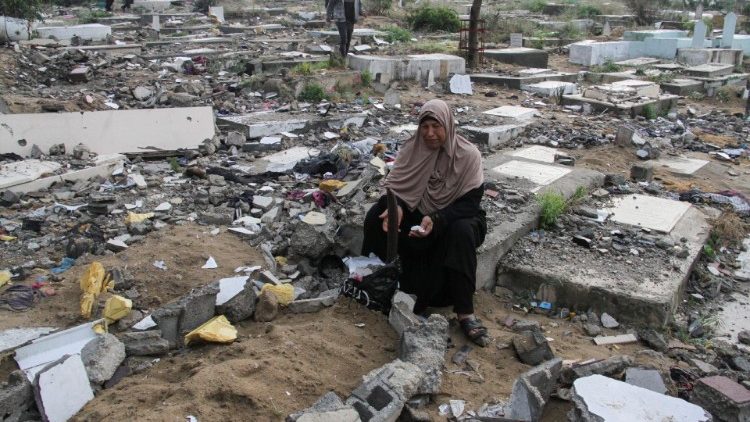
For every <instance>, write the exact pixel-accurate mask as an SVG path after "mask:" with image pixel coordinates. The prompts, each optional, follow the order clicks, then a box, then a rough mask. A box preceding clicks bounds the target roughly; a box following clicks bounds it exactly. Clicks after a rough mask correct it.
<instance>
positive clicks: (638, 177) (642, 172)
mask: <svg viewBox="0 0 750 422" xmlns="http://www.w3.org/2000/svg"><path fill="white" fill-rule="evenodd" d="M653 178H654V168H653V167H652V166H651V165H648V164H633V166H632V167H631V168H630V179H631V180H633V181H634V182H650V181H651V180H652V179H653Z"/></svg>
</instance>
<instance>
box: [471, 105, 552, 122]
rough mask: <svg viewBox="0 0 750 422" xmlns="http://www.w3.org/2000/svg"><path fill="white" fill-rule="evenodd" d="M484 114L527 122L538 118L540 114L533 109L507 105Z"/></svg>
mask: <svg viewBox="0 0 750 422" xmlns="http://www.w3.org/2000/svg"><path fill="white" fill-rule="evenodd" d="M484 114H489V115H492V116H498V117H505V118H508V119H515V120H520V121H525V120H531V119H533V118H534V117H536V116H538V115H539V112H538V111H537V110H536V109H533V108H527V107H518V106H508V105H505V106H500V107H497V108H493V109H491V110H487V111H485V112H484Z"/></svg>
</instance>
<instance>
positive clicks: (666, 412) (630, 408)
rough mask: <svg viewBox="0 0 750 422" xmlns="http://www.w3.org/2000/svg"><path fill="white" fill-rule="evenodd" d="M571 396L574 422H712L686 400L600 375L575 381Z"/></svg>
mask: <svg viewBox="0 0 750 422" xmlns="http://www.w3.org/2000/svg"><path fill="white" fill-rule="evenodd" d="M571 396H572V401H573V403H574V404H575V408H574V409H573V410H572V411H571V413H570V414H569V418H570V420H573V421H595V420H597V421H645V420H679V421H685V422H709V421H711V415H709V414H708V413H707V412H706V411H705V410H703V409H702V408H700V407H698V406H696V405H694V404H691V403H688V402H686V401H685V400H682V399H678V398H674V397H670V396H667V395H664V394H659V393H655V392H653V391H650V390H647V389H645V388H640V387H636V386H633V385H630V384H627V383H624V382H622V381H617V380H614V379H612V378H607V377H604V376H601V375H592V376H590V377H585V378H580V379H578V380H576V382H575V383H573V390H572V391H571Z"/></svg>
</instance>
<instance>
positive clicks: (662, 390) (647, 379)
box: [625, 368, 667, 394]
mask: <svg viewBox="0 0 750 422" xmlns="http://www.w3.org/2000/svg"><path fill="white" fill-rule="evenodd" d="M625 382H627V383H628V384H630V385H635V386H637V387H641V388H645V389H648V390H651V391H653V392H656V393H659V394H666V393H667V386H666V385H664V380H663V379H662V377H661V374H660V373H659V371H657V370H655V369H643V368H628V369H627V370H626V371H625Z"/></svg>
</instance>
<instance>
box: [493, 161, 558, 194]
mask: <svg viewBox="0 0 750 422" xmlns="http://www.w3.org/2000/svg"><path fill="white" fill-rule="evenodd" d="M492 171H493V172H495V173H497V174H501V175H503V176H507V177H520V178H523V179H526V180H529V181H531V182H532V183H534V184H535V185H537V186H538V187H537V188H536V189H533V190H532V191H536V190H538V189H539V187H542V186H547V185H549V184H550V183H552V182H554V181H555V180H557V179H559V178H561V177H563V176H565V175H566V174H568V173H570V172H571V171H572V170H571V169H569V168H563V167H556V166H548V165H545V164H538V163H530V162H527V161H518V160H513V161H508V162H506V163H503V164H501V165H499V166H497V167H495V168H493V169H492Z"/></svg>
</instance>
